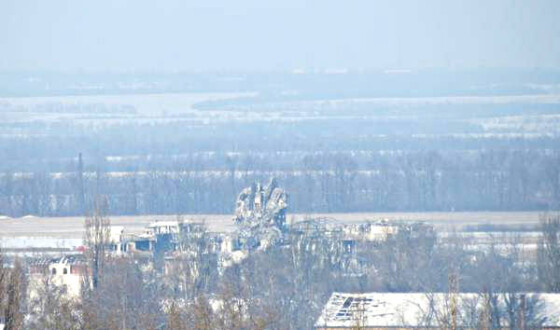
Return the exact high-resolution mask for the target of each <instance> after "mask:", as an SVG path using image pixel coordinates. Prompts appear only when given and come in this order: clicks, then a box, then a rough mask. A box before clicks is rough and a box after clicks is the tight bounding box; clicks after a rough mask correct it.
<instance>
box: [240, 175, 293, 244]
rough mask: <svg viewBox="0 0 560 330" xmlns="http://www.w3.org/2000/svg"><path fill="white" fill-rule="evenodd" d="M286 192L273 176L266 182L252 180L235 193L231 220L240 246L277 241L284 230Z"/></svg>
mask: <svg viewBox="0 0 560 330" xmlns="http://www.w3.org/2000/svg"><path fill="white" fill-rule="evenodd" d="M287 208H288V194H287V193H286V192H285V191H284V190H283V189H281V188H279V187H278V182H277V181H276V179H275V178H272V179H270V182H269V183H268V185H266V186H264V187H263V186H262V185H261V184H260V183H254V184H252V185H251V187H248V188H245V189H243V190H242V191H241V193H240V194H239V196H238V197H237V202H236V209H235V216H234V218H233V220H234V222H235V223H236V224H237V226H238V230H237V234H238V243H239V244H240V248H244V249H249V250H251V249H255V248H258V247H259V246H262V247H266V246H269V245H273V244H276V243H278V242H279V241H281V239H282V236H283V234H284V233H285V232H286V231H287V226H286V210H287Z"/></svg>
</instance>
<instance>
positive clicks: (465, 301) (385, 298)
mask: <svg viewBox="0 0 560 330" xmlns="http://www.w3.org/2000/svg"><path fill="white" fill-rule="evenodd" d="M519 295H521V294H519ZM524 295H525V297H526V299H527V301H530V300H531V299H533V298H536V299H538V301H539V302H542V305H541V307H540V308H539V307H537V311H538V317H539V318H541V319H543V320H544V324H543V326H546V327H560V294H549V293H546V294H545V293H543V294H536V293H525V294H524ZM454 299H455V301H456V304H457V306H458V308H457V309H458V310H459V311H461V310H466V308H463V307H466V306H471V307H472V306H474V309H475V310H476V311H478V312H480V311H482V309H483V308H484V298H483V296H482V295H480V294H477V293H459V294H457V295H456V296H455V298H454ZM451 300H452V298H451V296H450V294H448V293H431V294H428V293H377V292H372V293H362V294H357V293H338V292H335V293H333V294H332V295H331V297H330V299H329V301H328V302H327V304H326V305H325V307H324V309H323V311H322V313H321V315H320V316H319V318H318V320H317V322H316V323H315V327H317V328H352V327H356V325H357V324H359V325H361V326H365V327H437V322H438V319H437V318H438V316H437V315H439V316H441V315H444V314H445V312H446V311H449V310H450V306H451ZM498 301H499V303H498V304H499V305H501V306H502V307H505V305H504V295H502V294H498ZM430 306H433V308H432V309H431V308H430ZM430 310H433V311H435V313H431V317H430V316H428V315H430V313H429V311H430ZM434 314H436V315H434ZM467 314H468V313H463V314H461V313H459V315H458V316H457V324H458V325H460V326H461V325H468V322H469V315H467ZM447 315H449V312H447ZM471 316H472V315H471Z"/></svg>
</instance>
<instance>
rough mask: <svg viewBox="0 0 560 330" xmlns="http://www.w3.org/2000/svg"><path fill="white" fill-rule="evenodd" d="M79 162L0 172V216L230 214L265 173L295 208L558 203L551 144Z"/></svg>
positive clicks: (494, 207) (559, 159)
mask: <svg viewBox="0 0 560 330" xmlns="http://www.w3.org/2000/svg"><path fill="white" fill-rule="evenodd" d="M80 159H81V158H80ZM80 159H75V160H73V161H72V162H71V166H69V167H68V171H66V172H62V173H49V172H41V171H36V172H27V173H14V172H5V173H3V174H1V175H0V214H4V215H9V216H14V217H18V216H24V215H29V214H32V215H38V216H69V215H83V214H84V210H85V209H87V208H88V207H89V208H91V206H92V205H91V204H92V202H93V201H92V197H91V196H94V195H96V194H102V195H104V196H107V200H108V212H109V213H110V214H115V215H135V214H188V213H225V214H229V213H231V212H232V211H233V210H232V205H233V201H234V199H235V197H236V196H235V195H236V193H237V192H238V191H239V190H240V189H241V188H242V187H245V186H248V185H250V184H251V183H252V182H254V181H257V180H260V181H265V180H267V179H268V178H270V177H271V176H275V177H277V178H278V179H279V180H280V182H282V185H283V186H285V187H286V189H287V191H288V192H290V200H289V203H290V210H291V212H299V213H312V212H358V211H360V212H365V211H482V210H486V211H488V210H491V211H500V210H551V209H557V208H558V207H560V153H559V152H558V151H553V150H548V151H547V150H544V151H538V150H525V151H522V150H509V149H508V150H488V151H476V152H474V151H473V152H468V151H463V152H461V151H454V152H451V151H449V152H446V151H414V152H412V151H410V152H404V151H400V152H399V151H393V152H377V153H376V152H372V153H367V154H356V153H353V152H325V153H304V154H299V153H297V154H290V153H288V154H280V153H278V154H274V153H272V154H265V153H255V154H241V155H228V154H214V155H206V156H201V155H199V154H192V155H190V156H189V155H186V156H184V157H182V158H181V159H180V160H177V161H174V162H173V163H172V164H168V165H167V166H163V165H162V166H158V167H156V168H153V169H151V170H150V169H142V170H138V169H130V170H128V171H114V169H112V168H111V165H110V164H108V163H107V162H103V161H101V162H95V163H93V164H92V163H91V162H90V163H88V162H87V160H82V161H80ZM84 163H85V165H84ZM112 170H113V171H112Z"/></svg>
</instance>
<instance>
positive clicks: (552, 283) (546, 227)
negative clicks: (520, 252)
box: [537, 214, 560, 292]
mask: <svg viewBox="0 0 560 330" xmlns="http://www.w3.org/2000/svg"><path fill="white" fill-rule="evenodd" d="M541 230H542V238H541V241H540V242H539V246H538V251H537V268H538V276H539V280H540V282H541V283H542V285H543V289H544V290H546V291H549V292H560V214H555V215H551V214H545V215H542V216H541Z"/></svg>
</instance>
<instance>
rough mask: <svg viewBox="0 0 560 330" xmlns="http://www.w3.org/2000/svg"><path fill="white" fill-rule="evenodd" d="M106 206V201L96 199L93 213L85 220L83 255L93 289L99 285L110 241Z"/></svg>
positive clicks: (109, 224) (99, 198)
mask: <svg viewBox="0 0 560 330" xmlns="http://www.w3.org/2000/svg"><path fill="white" fill-rule="evenodd" d="M106 205H107V202H106V199H104V198H101V197H98V198H96V200H95V202H94V209H93V213H92V214H91V215H90V216H88V217H86V220H85V234H84V245H85V246H86V247H87V250H86V253H85V255H86V258H87V260H88V263H89V265H88V267H90V269H91V273H92V274H91V276H92V286H93V289H96V288H97V287H98V285H99V277H100V276H101V274H102V272H103V266H104V264H105V259H106V253H107V247H108V245H109V239H110V230H111V229H110V226H111V221H110V220H109V219H108V218H107V217H105V215H104V213H105V209H106Z"/></svg>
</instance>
